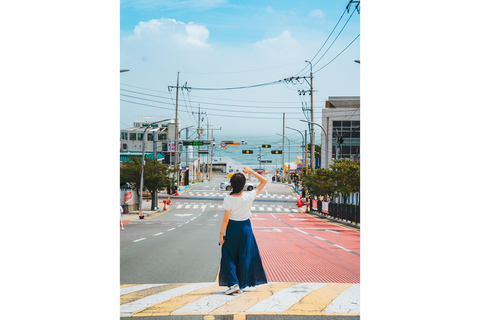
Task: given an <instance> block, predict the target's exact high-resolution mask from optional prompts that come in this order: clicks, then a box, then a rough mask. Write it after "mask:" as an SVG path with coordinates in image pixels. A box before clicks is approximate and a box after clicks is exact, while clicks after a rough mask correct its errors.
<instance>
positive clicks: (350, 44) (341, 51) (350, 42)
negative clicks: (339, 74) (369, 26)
mask: <svg viewBox="0 0 480 320" xmlns="http://www.w3.org/2000/svg"><path fill="white" fill-rule="evenodd" d="M358 37H360V34H359V35H358V36H356V37H355V39H353V40H352V42H350V43H349V44H348V45H347V46H346V47H345V48H344V49H343V50H342V51H341V52H340V53H339V54H337V55H336V56H335V57H334V58H333V59H332V60H330V61H329V62H328V63H326V64H325V65H324V66H323V67H321V68H320V69H317V70H316V71H314V72H312V73H317V72H318V71H320V70H322V69H323V68H325V67H326V66H328V65H329V64H330V63H332V62H333V60H335V59H337V58H338V56H339V55H341V54H342V53H343V52H344V51H345V50H347V49H348V47H350V46H351V45H352V43H354V42H355V41H356V40H357V39H358Z"/></svg>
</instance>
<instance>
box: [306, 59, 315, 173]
mask: <svg viewBox="0 0 480 320" xmlns="http://www.w3.org/2000/svg"><path fill="white" fill-rule="evenodd" d="M305 62H308V63H310V115H311V121H312V123H313V73H312V63H311V62H310V61H307V60H305ZM310 159H311V160H310V161H311V165H312V173H313V172H314V171H315V134H314V131H313V125H311V126H310Z"/></svg>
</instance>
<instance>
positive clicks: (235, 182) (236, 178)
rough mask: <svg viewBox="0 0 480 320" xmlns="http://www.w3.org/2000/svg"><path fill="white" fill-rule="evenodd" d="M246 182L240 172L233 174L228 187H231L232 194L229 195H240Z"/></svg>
mask: <svg viewBox="0 0 480 320" xmlns="http://www.w3.org/2000/svg"><path fill="white" fill-rule="evenodd" d="M246 180H247V179H245V176H244V175H243V174H241V173H240V172H237V173H235V174H233V176H232V177H231V178H230V185H231V186H232V192H230V194H231V195H232V194H234V193H240V192H241V191H242V190H243V187H244V186H245V181H246Z"/></svg>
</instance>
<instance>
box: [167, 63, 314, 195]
mask: <svg viewBox="0 0 480 320" xmlns="http://www.w3.org/2000/svg"><path fill="white" fill-rule="evenodd" d="M179 77H180V72H177V93H176V102H175V156H174V159H175V163H174V164H173V168H174V169H175V171H176V169H177V168H178V159H177V157H178V156H177V153H178V80H179ZM312 121H313V120H312ZM175 174H176V175H177V179H176V180H177V188H180V181H179V180H180V174H179V172H175Z"/></svg>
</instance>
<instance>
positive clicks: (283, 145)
mask: <svg viewBox="0 0 480 320" xmlns="http://www.w3.org/2000/svg"><path fill="white" fill-rule="evenodd" d="M282 136H283V137H282V168H283V170H282V171H283V175H282V176H283V178H285V177H286V174H285V169H286V168H285V113H284V114H283V135H282Z"/></svg>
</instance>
